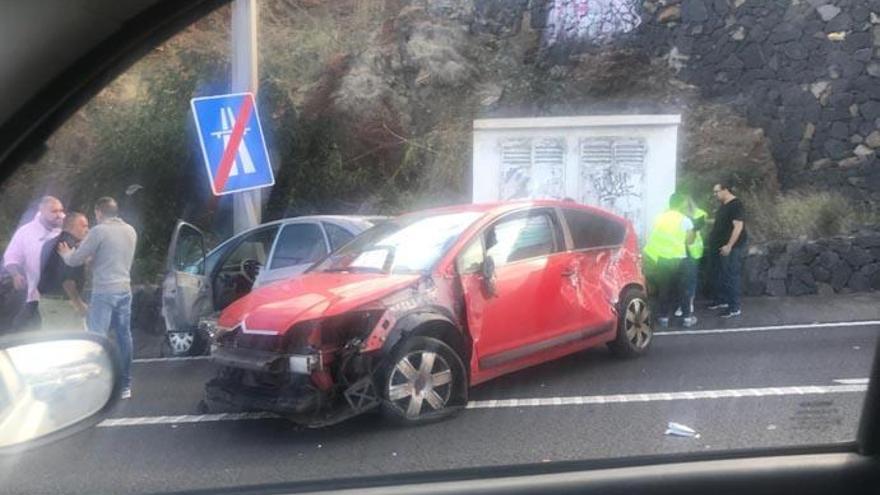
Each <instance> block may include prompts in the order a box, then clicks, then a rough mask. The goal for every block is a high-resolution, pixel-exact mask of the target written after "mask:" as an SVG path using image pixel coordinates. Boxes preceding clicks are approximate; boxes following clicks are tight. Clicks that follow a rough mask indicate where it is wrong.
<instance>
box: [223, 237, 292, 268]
mask: <svg viewBox="0 0 880 495" xmlns="http://www.w3.org/2000/svg"><path fill="white" fill-rule="evenodd" d="M277 232H278V227H277V226H276V227H271V228H267V229H261V230H258V231H256V232H253V233H251V234H248V235H247V237H245V238H244V239H243V240H242V241H241V242H240V243H239V244H238V245H237V246H236V247H235V249H233V251H232V253H230V254H229V256H227V257H226V259H224V260H223V267H222V268H221V270H222V271H231V272H237V271H239V270H240V266H241V263H242V262H243V261H247V260H254V261H256V262H257V263H260V264H261V265H265V264H266V259H267V258H268V257H269V251H270V250H271V249H272V241H274V240H275V234H276V233H277Z"/></svg>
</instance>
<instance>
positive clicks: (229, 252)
mask: <svg viewBox="0 0 880 495" xmlns="http://www.w3.org/2000/svg"><path fill="white" fill-rule="evenodd" d="M280 227H281V224H278V223H270V224H264V225H260V226H259V227H256V228H253V229H251V230H247V231H245V232H242V233H241V234H238V235H236V236H235V237H233V238H232V239H230V241H233V240H234V243H232V244H230V245H229V246H227V247H226V252H225V253H223V255H221V256H220V258H219V259H218V260H217V264H216V265H214V271H213V273H211V280H213V279H214V278H215V277H216V276H217V275H218V274H219V273H220V272H221V271H222V270H223V266H224V265H225V264H226V260H228V259H229V257H230V256H232V253H234V252H235V250H236V249H238V248H239V247H240V246H241V245H242V243H244V240H245V239H247V238H248V237H250V236H252V235H256V234H258V233H261V232H265V231H267V230H270V229H277V230H276V232H275V237H274V238H273V239H272V245H271V246H270V251H269V252H270V253H271V252H272V251H271V250H272V249H273V247H274V245H275V242H276V241H277V240H278V233H279V232H281V228H280ZM222 247H223V246H222V245H221V246H220V247H218V248H217V249H221V248H222ZM271 259H272V258H271V255H267V256H266V260H267V261H268V260H271Z"/></svg>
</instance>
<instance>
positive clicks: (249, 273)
mask: <svg viewBox="0 0 880 495" xmlns="http://www.w3.org/2000/svg"><path fill="white" fill-rule="evenodd" d="M262 267H263V264H262V263H260V262H259V261H257V260H254V259H244V260H241V264H240V265H238V273H239V274H240V275H241V276H242V277H244V278H245V280H247V281H248V282H250V283H254V280H256V278H257V275H259V273H260V268H262Z"/></svg>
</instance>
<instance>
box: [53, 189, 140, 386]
mask: <svg viewBox="0 0 880 495" xmlns="http://www.w3.org/2000/svg"><path fill="white" fill-rule="evenodd" d="M95 219H96V220H97V221H98V225H97V226H95V227H94V228H93V229H92V230H90V231H89V233H88V235H86V238H85V239H83V241H82V243H81V244H80V246H79V248H77V249H75V250H74V249H73V248H71V247H70V246H69V245H68V244H67V243H63V242H62V243H59V244H58V254H60V255H61V257H62V258H63V259H64V262H65V263H67V264H68V265H70V266H80V265H82V264H83V263H85V262H86V260H88V259H90V258H91V260H92V261H91V271H92V299H91V301H90V303H89V310H88V315H87V317H86V324H87V326H88V327H89V330H90V331H92V332H95V333H100V334H102V335H107V333H108V332H109V331H111V330H112V331H113V337H115V339H116V344H117V346H118V348H119V354H120V356H119V357H120V359H121V361H122V363H121V368H122V398H123V399H128V398H129V397H131V360H132V342H131V264H132V262H133V261H134V250H135V246H136V245H137V233H136V232H135V230H134V228H132V226H131V225H129V224H127V223H125V222H124V221H123V220H122V219H121V218H119V207H118V206H117V204H116V200H114V199H113V198H107V197H105V198H101V199H99V200H98V201H97V203H95ZM111 327H112V328H111Z"/></svg>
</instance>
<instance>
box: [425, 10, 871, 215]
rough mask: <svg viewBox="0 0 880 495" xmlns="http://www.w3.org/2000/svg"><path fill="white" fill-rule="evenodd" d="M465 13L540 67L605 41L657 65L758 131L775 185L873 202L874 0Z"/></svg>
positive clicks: (475, 25) (476, 28)
mask: <svg viewBox="0 0 880 495" xmlns="http://www.w3.org/2000/svg"><path fill="white" fill-rule="evenodd" d="M440 3H441V4H445V5H447V6H449V5H452V4H457V5H460V4H462V3H463V2H455V1H451V0H449V1H446V2H440ZM449 8H451V7H449ZM472 15H473V20H472V23H471V29H472V30H473V31H476V32H484V33H491V34H493V35H496V36H498V35H500V36H504V35H515V34H517V33H519V32H520V30H521V29H527V30H533V31H536V32H537V33H538V36H539V37H540V39H541V55H540V57H539V58H541V59H543V60H544V63H547V64H550V65H553V64H558V65H564V64H566V63H567V61H569V60H570V59H571V55H572V54H573V53H582V52H589V51H591V50H595V49H596V48H597V47H603V46H607V45H609V44H615V45H619V46H621V47H627V48H634V49H637V50H639V51H640V52H641V53H643V54H646V55H648V56H649V57H650V58H651V59H652V60H656V59H658V58H660V59H664V60H665V61H666V63H667V64H668V65H669V67H671V68H672V69H673V70H674V71H676V73H677V77H678V78H680V79H681V80H682V81H684V82H686V83H688V84H693V85H695V86H697V87H698V88H699V89H700V92H701V94H702V95H703V96H704V97H706V98H709V99H712V100H713V101H718V102H723V103H727V104H730V105H732V106H734V107H735V108H736V109H737V110H738V111H739V112H740V114H741V115H743V116H745V117H746V118H747V119H748V123H749V125H751V126H753V127H760V128H761V129H763V131H764V133H765V134H766V136H767V137H768V139H769V140H770V143H771V151H772V154H773V157H774V158H775V160H776V163H777V166H778V170H779V172H778V175H779V177H778V178H779V181H780V183H781V185H782V187H783V188H792V187H803V186H811V187H816V188H820V189H822V188H828V189H836V190H839V191H843V192H844V193H845V194H846V195H848V196H849V197H851V198H854V199H857V200H861V201H872V202H874V201H878V200H880V160H878V157H877V150H878V149H880V0H772V1H768V0H645V1H640V0H531V1H525V0H517V1H507V0H475V2H474V7H473V14H472ZM635 16H637V17H635Z"/></svg>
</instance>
